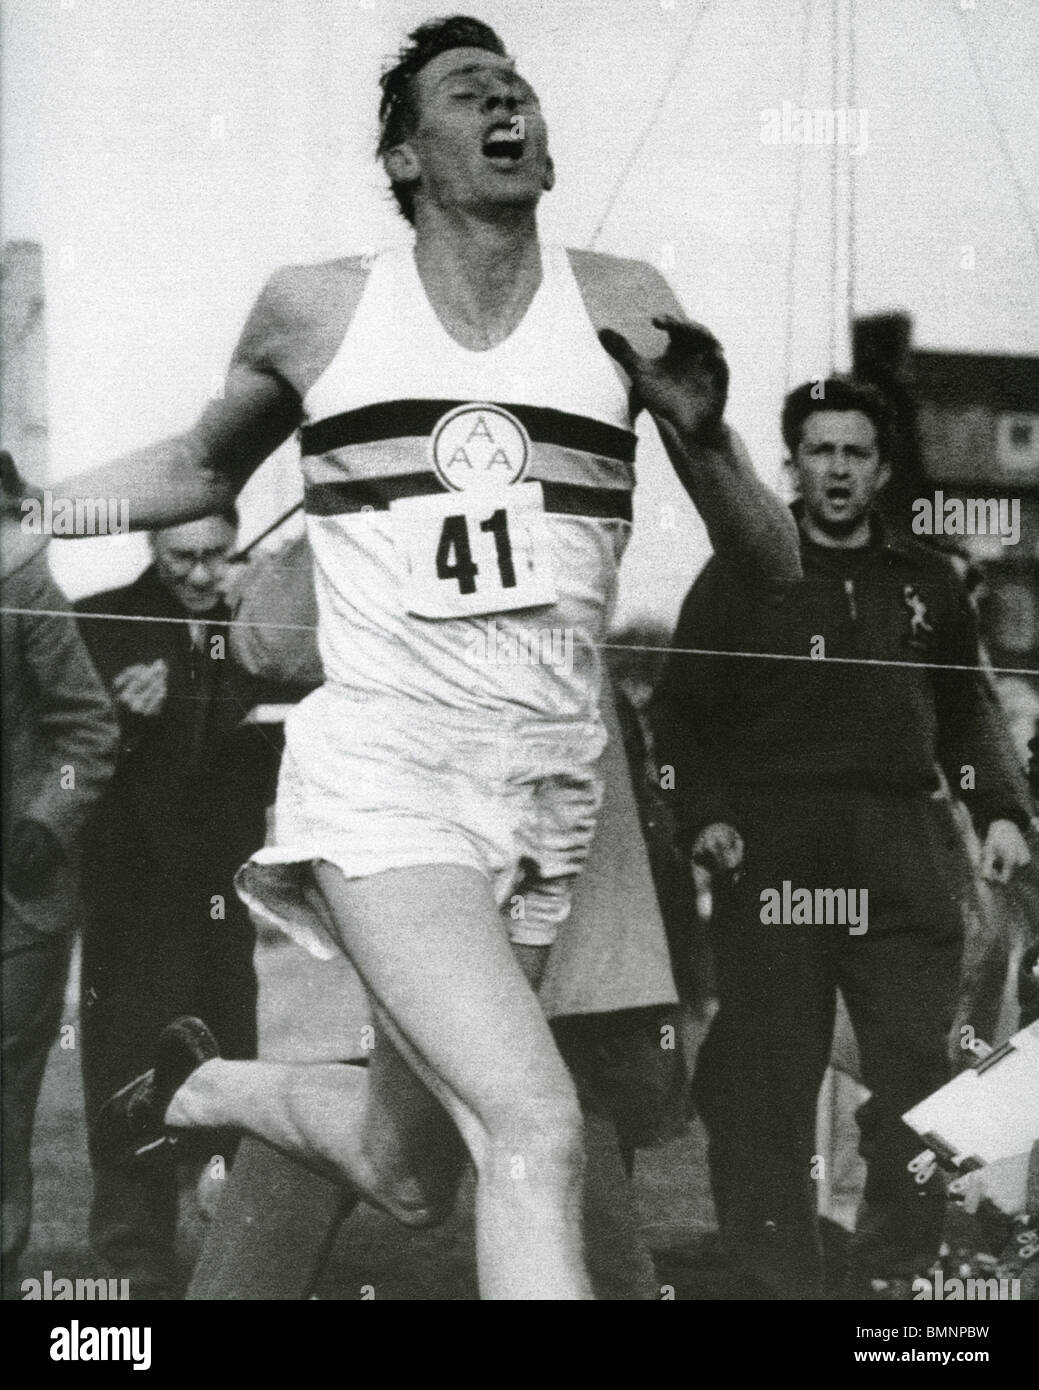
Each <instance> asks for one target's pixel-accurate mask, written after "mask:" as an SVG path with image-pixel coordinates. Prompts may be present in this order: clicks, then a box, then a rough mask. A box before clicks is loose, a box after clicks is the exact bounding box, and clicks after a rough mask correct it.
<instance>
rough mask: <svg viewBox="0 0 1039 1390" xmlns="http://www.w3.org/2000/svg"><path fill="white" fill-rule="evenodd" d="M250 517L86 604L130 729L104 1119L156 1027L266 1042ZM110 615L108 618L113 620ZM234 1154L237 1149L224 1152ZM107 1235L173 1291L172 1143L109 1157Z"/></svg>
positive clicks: (92, 1001) (106, 839)
mask: <svg viewBox="0 0 1039 1390" xmlns="http://www.w3.org/2000/svg"><path fill="white" fill-rule="evenodd" d="M236 526H237V520H236V518H235V517H234V516H233V515H225V516H212V517H207V518H205V519H204V520H202V521H195V522H190V523H188V524H186V525H183V526H177V527H173V528H171V529H169V530H165V531H160V532H158V533H156V534H155V535H154V536H153V537H152V542H151V543H152V551H153V563H152V564H151V565H150V566H149V568H148V569H146V570H145V572H144V573H143V574H142V575H141V576H140V578H139V579H137V580H135V581H134V583H132V584H129V585H127V586H126V587H125V588H121V589H115V590H112V591H110V592H108V593H102V594H97V595H94V596H93V597H91V598H89V599H85V600H83V601H81V602H80V603H78V604H77V605H76V606H77V609H78V611H79V613H80V614H81V619H80V626H81V630H82V632H83V635H84V638H85V640H86V642H87V645H88V646H89V648H90V651H91V654H92V655H93V657H94V661H95V663H96V665H97V668H98V670H99V672H100V673H101V675H102V677H103V679H104V680H105V682H106V684H107V685H108V687H109V689H110V690H111V692H112V695H113V697H114V699H115V702H116V706H117V708H118V711H119V715H120V718H121V721H122V725H123V744H122V751H121V755H120V759H119V765H118V768H117V770H116V774H115V777H114V779H113V781H112V784H111V786H110V788H109V790H108V793H107V795H106V797H105V799H104V801H103V804H102V806H101V808H100V813H99V815H98V817H97V824H96V827H95V830H94V833H93V834H92V836H91V838H90V842H89V846H88V852H89V855H90V870H91V872H90V878H89V889H90V891H89V892H88V894H87V904H86V905H87V914H86V922H85V927H84V934H83V978H82V991H83V997H82V1017H83V1028H84V1037H83V1052H82V1057H83V1078H84V1090H85V1095H86V1105H87V1119H88V1121H91V1120H92V1118H93V1116H94V1114H95V1113H96V1110H97V1108H98V1107H99V1106H100V1105H101V1103H102V1102H103V1101H104V1100H106V1099H107V1097H108V1096H109V1095H111V1093H112V1092H113V1091H114V1090H116V1089H118V1088H120V1087H121V1086H123V1085H125V1084H127V1083H128V1082H130V1081H132V1080H133V1079H134V1078H135V1077H136V1076H137V1075H138V1074H139V1073H140V1072H142V1071H144V1070H145V1069H146V1068H147V1066H148V1065H149V1063H150V1059H151V1043H152V1040H153V1038H154V1036H155V1033H156V1031H157V1030H159V1029H161V1028H162V1027H163V1026H164V1025H165V1024H166V1023H169V1022H171V1021H172V1020H173V1019H174V1018H176V1017H178V1016H179V1015H182V1014H202V1015H203V1016H204V1017H205V1018H206V1019H207V1020H208V1021H209V1022H210V1024H211V1025H212V1027H213V1029H214V1031H215V1032H216V1035H217V1037H218V1039H219V1041H220V1044H221V1047H222V1049H223V1051H224V1053H225V1055H227V1056H228V1057H234V1058H249V1057H252V1056H255V1049H256V980H255V975H254V973H253V965H252V951H253V942H254V937H253V931H252V928H251V925H250V923H249V920H248V916H247V914H246V913H245V911H244V909H243V908H242V907H241V905H240V903H239V901H238V899H237V897H236V895H235V893H234V889H233V886H232V882H233V876H234V871H235V869H236V868H237V867H238V865H239V863H241V861H242V860H243V859H245V858H247V857H248V855H249V854H250V853H252V851H253V850H254V849H255V848H256V846H257V845H259V844H262V842H263V807H262V801H261V803H260V805H258V806H256V807H255V808H254V813H252V814H251V813H250V809H249V806H248V805H247V804H245V803H246V802H248V800H249V798H248V794H247V792H246V791H245V788H246V785H247V780H248V779H247V777H246V773H247V769H246V768H244V767H243V766H242V765H241V761H240V758H239V756H238V753H239V751H240V750H239V748H238V745H237V742H236V740H237V738H238V734H237V732H236V731H237V729H238V726H239V724H240V722H241V720H242V717H243V715H244V714H245V712H246V710H247V709H248V707H249V702H248V700H247V699H245V698H243V697H242V695H241V693H240V691H239V688H238V686H237V683H236V679H235V676H234V673H233V670H232V662H231V659H230V653H229V647H228V631H227V628H226V627H222V626H220V625H219V624H220V623H221V622H226V620H227V619H228V618H229V617H230V611H229V609H228V607H227V604H226V603H225V601H224V597H223V584H224V581H225V577H226V572H227V563H228V557H229V554H230V552H231V550H232V548H233V546H234V542H235V535H236ZM99 615H104V616H99ZM215 1152H218V1153H219V1154H220V1156H221V1157H222V1158H223V1159H225V1160H227V1159H228V1158H229V1154H228V1151H227V1148H226V1146H221V1147H220V1148H219V1149H217V1150H215ZM92 1166H93V1171H94V1199H93V1206H92V1210H91V1223H90V1230H91V1242H92V1244H93V1247H94V1249H95V1251H96V1252H97V1253H98V1254H99V1255H100V1256H101V1257H102V1258H103V1259H104V1260H105V1261H106V1262H107V1264H108V1265H109V1267H110V1268H111V1270H112V1273H113V1274H114V1275H116V1276H117V1277H120V1278H127V1279H129V1280H130V1296H131V1298H165V1297H171V1296H174V1292H175V1288H176V1281H175V1274H174V1267H173V1248H174V1232H175V1225H176V1214H177V1174H176V1168H175V1166H174V1164H173V1162H172V1160H171V1158H170V1156H169V1153H168V1152H167V1151H163V1152H162V1153H160V1154H156V1155H154V1156H152V1158H151V1160H150V1161H147V1162H144V1163H141V1164H138V1165H136V1166H134V1167H132V1168H116V1167H112V1166H110V1165H108V1164H106V1163H104V1162H102V1161H101V1160H100V1158H99V1157H98V1155H97V1154H96V1153H94V1152H92Z"/></svg>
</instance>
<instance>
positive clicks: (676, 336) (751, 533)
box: [599, 261, 801, 580]
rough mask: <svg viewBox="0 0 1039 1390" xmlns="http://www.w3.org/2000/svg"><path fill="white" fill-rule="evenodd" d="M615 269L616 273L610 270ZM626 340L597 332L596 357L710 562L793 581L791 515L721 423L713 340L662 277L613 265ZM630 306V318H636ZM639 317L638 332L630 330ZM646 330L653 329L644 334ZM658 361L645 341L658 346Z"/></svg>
mask: <svg viewBox="0 0 1039 1390" xmlns="http://www.w3.org/2000/svg"><path fill="white" fill-rule="evenodd" d="M615 264H617V263H615ZM619 268H620V269H621V273H622V274H623V276H624V278H625V280H626V281H628V280H630V281H631V283H630V284H627V283H626V284H625V286H624V289H625V296H624V297H625V300H626V301H628V300H630V302H631V308H630V309H627V310H626V312H625V313H624V315H623V317H622V320H621V326H622V327H624V329H625V333H620V332H617V331H616V328H615V327H614V326H608V320H607V322H606V323H603V326H602V327H601V330H600V334H599V337H600V340H601V342H602V344H603V347H604V348H605V349H606V350H607V352H609V353H610V355H611V356H612V357H613V358H614V359H615V360H616V361H617V362H618V364H619V365H620V366H621V367H622V368H623V370H624V371H625V373H626V374H627V376H628V377H629V379H630V380H631V383H632V388H633V392H634V396H635V406H636V408H638V407H644V408H645V409H647V410H648V411H649V413H650V415H651V416H652V417H653V420H654V422H655V424H656V426H657V429H658V430H659V432H660V437H661V440H662V442H663V444H664V448H665V449H666V450H667V454H668V457H669V458H670V460H671V463H672V465H673V466H674V469H675V472H676V473H677V474H678V477H679V479H680V481H681V482H682V485H683V487H684V488H685V490H686V492H687V493H688V494H689V497H690V498H691V500H692V502H693V504H694V505H695V507H696V509H697V510H698V511H699V513H700V515H701V516H702V517H703V520H704V524H705V525H706V527H707V534H708V536H709V538H710V541H711V545H712V547H713V548H714V552H715V554H716V555H718V556H719V558H721V559H722V560H724V561H725V562H726V563H727V564H731V565H734V566H735V567H736V568H737V569H738V570H739V571H740V572H741V573H742V574H743V575H744V576H746V577H759V578H761V579H764V580H772V579H780V580H793V579H799V578H800V577H801V560H800V550H799V546H798V539H797V529H796V526H795V524H794V521H793V518H792V517H791V515H790V512H789V510H788V509H787V508H786V507H785V506H784V505H783V503H782V502H781V501H780V499H779V498H778V497H777V496H776V495H775V494H774V493H773V492H771V491H770V489H769V488H767V487H766V486H765V484H764V483H763V482H762V481H761V479H760V478H759V477H758V475H757V473H756V472H755V470H754V465H753V463H752V462H751V459H750V454H749V453H748V451H747V448H746V446H745V445H744V443H743V441H742V439H741V438H740V436H739V435H738V434H737V433H736V431H735V430H734V429H732V427H731V426H729V425H727V424H726V423H725V422H724V420H723V419H722V415H723V412H724V409H725V400H726V395H727V391H728V368H727V366H726V364H725V359H724V356H723V354H722V350H721V346H720V344H718V342H717V341H716V340H715V339H714V337H713V336H712V335H711V334H710V333H709V332H708V331H707V330H706V329H704V328H702V327H700V326H699V325H698V324H693V323H691V322H690V321H689V319H688V318H687V317H686V315H685V313H684V312H683V310H682V307H681V305H680V304H679V302H678V300H677V299H676V298H675V296H674V294H673V292H672V290H671V288H670V286H669V285H668V284H667V282H666V280H664V278H663V276H662V275H660V274H658V272H657V271H655V270H654V269H653V268H652V267H651V266H648V265H645V264H643V263H641V262H630V261H629V262H621V263H619ZM636 306H637V308H636ZM636 313H637V314H638V318H639V324H638V327H637V330H636V331H631V329H630V328H629V325H630V324H631V321H632V317H633V316H634V315H635V314H636ZM651 325H652V327H651ZM662 332H663V333H666V334H667V338H668V341H667V346H666V348H665V350H664V352H663V354H662V355H661V356H659V357H658V356H653V355H651V354H652V352H653V351H654V348H653V346H652V343H651V340H652V339H655V340H656V342H657V343H660V341H661V338H660V334H661V333H662Z"/></svg>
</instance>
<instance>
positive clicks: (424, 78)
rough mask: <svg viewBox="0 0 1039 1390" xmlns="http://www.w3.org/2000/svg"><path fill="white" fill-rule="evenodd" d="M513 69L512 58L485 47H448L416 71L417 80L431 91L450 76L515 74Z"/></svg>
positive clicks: (426, 89)
mask: <svg viewBox="0 0 1039 1390" xmlns="http://www.w3.org/2000/svg"><path fill="white" fill-rule="evenodd" d="M515 70H516V63H515V60H514V59H512V58H503V57H502V56H501V54H499V53H490V52H488V50H487V49H485V48H449V49H448V50H447V52H446V53H438V54H437V56H436V57H435V58H431V59H430V60H429V62H428V63H427V64H426V65H425V67H424V68H422V69H421V71H420V72H419V73H418V81H419V82H420V83H421V85H422V87H423V89H424V90H425V91H427V92H431V91H433V90H434V88H436V87H438V86H439V85H440V84H441V83H442V82H446V81H448V80H449V79H450V78H452V77H465V76H468V75H470V74H479V73H488V72H494V73H499V74H508V75H512V76H515Z"/></svg>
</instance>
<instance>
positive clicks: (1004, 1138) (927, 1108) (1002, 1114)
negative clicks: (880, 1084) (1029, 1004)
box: [902, 1021, 1039, 1173]
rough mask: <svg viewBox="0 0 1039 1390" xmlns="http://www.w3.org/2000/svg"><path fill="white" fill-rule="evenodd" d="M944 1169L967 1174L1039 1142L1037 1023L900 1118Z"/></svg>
mask: <svg viewBox="0 0 1039 1390" xmlns="http://www.w3.org/2000/svg"><path fill="white" fill-rule="evenodd" d="M902 1118H903V1119H904V1120H905V1122H906V1124H907V1125H909V1127H910V1129H914V1130H915V1131H916V1132H917V1134H919V1135H920V1137H921V1138H922V1139H923V1140H924V1142H925V1143H926V1144H927V1146H928V1148H930V1149H931V1150H933V1152H934V1155H935V1157H936V1158H937V1160H938V1162H939V1163H940V1164H941V1165H942V1166H943V1167H945V1168H954V1169H956V1170H957V1171H958V1172H960V1173H963V1172H968V1171H970V1169H972V1168H980V1167H982V1166H984V1165H985V1164H987V1163H994V1162H996V1160H997V1159H1000V1158H1011V1157H1012V1156H1013V1155H1015V1154H1019V1153H1025V1152H1027V1151H1028V1150H1030V1149H1031V1147H1032V1145H1033V1144H1035V1143H1036V1142H1037V1141H1039V1021H1037V1022H1035V1023H1033V1024H1031V1025H1030V1026H1029V1027H1028V1028H1023V1029H1022V1030H1021V1031H1020V1032H1019V1033H1015V1034H1014V1036H1013V1037H1012V1038H1011V1039H1010V1040H1009V1041H1008V1042H1005V1043H1004V1044H1003V1045H1002V1047H997V1048H996V1050H995V1051H994V1052H991V1053H990V1054H989V1055H988V1056H987V1057H984V1058H982V1059H981V1061H979V1062H978V1063H976V1065H975V1066H973V1067H969V1068H968V1069H967V1070H966V1071H962V1072H960V1074H959V1075H958V1076H956V1077H954V1078H953V1079H952V1081H950V1082H948V1084H947V1085H945V1086H942V1087H941V1089H940V1090H938V1091H935V1092H934V1094H933V1095H930V1096H928V1097H927V1099H926V1100H923V1101H921V1102H920V1103H919V1105H914V1106H913V1108H912V1109H911V1110H907V1111H906V1113H905V1114H904V1115H903V1116H902Z"/></svg>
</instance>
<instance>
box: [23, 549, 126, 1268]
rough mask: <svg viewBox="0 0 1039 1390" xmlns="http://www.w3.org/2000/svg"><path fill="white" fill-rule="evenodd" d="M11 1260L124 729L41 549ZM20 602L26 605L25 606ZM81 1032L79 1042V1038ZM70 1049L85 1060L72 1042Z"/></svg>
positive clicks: (26, 655) (29, 652)
mask: <svg viewBox="0 0 1039 1390" xmlns="http://www.w3.org/2000/svg"><path fill="white" fill-rule="evenodd" d="M2 598H3V614H2V617H0V622H2V647H0V649H2V658H3V679H2V693H3V725H2V731H3V732H2V737H3V777H2V780H3V822H2V824H3V927H2V944H3V1259H4V1283H5V1286H6V1287H9V1286H10V1284H11V1282H12V1281H13V1280H14V1279H15V1277H16V1265H17V1260H18V1257H19V1255H20V1254H21V1252H22V1251H23V1250H24V1248H25V1246H26V1243H27V1241H28V1238H29V1228H30V1219H31V1213H32V1172H31V1168H30V1163H29V1157H30V1148H31V1143H32V1127H33V1117H34V1115H35V1112H36V1102H37V1099H38V1097H39V1092H40V1084H41V1082H42V1080H43V1071H44V1067H45V1066H46V1062H47V1054H48V1052H49V1051H50V1047H51V1043H52V1042H53V1041H54V1038H55V1036H56V1034H57V1030H58V1024H59V1022H60V1019H61V1007H62V1001H63V998H64V990H65V977H66V973H67V971H68V960H69V948H70V945H71V941H72V935H73V931H74V928H75V926H76V920H77V910H76V909H77V902H78V891H79V869H80V839H81V835H82V832H83V828H84V824H85V821H86V818H87V816H88V814H89V812H90V810H91V808H92V807H93V805H94V803H95V802H96V800H97V798H98V796H99V795H100V793H101V791H102V789H103V787H104V785H105V783H106V781H107V779H108V778H109V777H110V776H111V774H112V771H113V769H114V767H115V759H116V746H117V744H118V739H119V726H118V723H117V721H116V717H115V713H114V711H113V709H112V706H111V703H110V701H109V699H108V696H107V695H106V694H105V690H104V687H103V685H102V684H101V682H100V681H99V680H98V677H97V674H96V672H95V671H94V668H93V666H92V665H91V663H90V658H89V656H88V655H87V651H86V648H85V647H84V645H83V643H82V641H81V640H80V636H79V633H78V631H77V629H76V623H75V620H74V618H72V617H71V615H69V616H62V614H63V613H64V610H66V609H67V608H68V603H67V600H66V598H65V596H64V594H63V593H62V592H61V590H60V589H59V588H58V586H57V585H56V584H55V583H54V581H53V580H52V579H51V577H50V573H49V571H48V569H47V561H46V557H45V555H43V554H38V555H37V556H36V557H35V558H34V559H32V560H30V561H29V562H28V563H27V564H23V565H22V566H21V567H20V568H18V569H16V570H15V571H14V572H13V573H11V574H9V575H7V576H6V577H5V578H4V580H3V586H2ZM19 610H20V611H19ZM71 1041H72V1042H73V1043H75V1041H76V1039H75V1038H74V1037H73V1038H71ZM68 1055H69V1056H70V1058H72V1057H75V1055H76V1054H75V1050H74V1048H72V1047H70V1049H69V1054H68Z"/></svg>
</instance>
